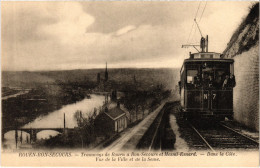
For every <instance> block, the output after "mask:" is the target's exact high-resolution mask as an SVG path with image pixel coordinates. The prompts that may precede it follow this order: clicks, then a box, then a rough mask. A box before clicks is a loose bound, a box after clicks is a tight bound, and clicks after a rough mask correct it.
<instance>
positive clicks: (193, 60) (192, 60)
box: [184, 58, 234, 63]
mask: <svg viewBox="0 0 260 168" xmlns="http://www.w3.org/2000/svg"><path fill="white" fill-rule="evenodd" d="M186 62H230V63H233V62H234V60H233V59H224V58H220V59H216V58H215V59H211V58H208V59H205V58H203V59H202V58H196V59H190V58H189V59H185V60H184V63H186Z"/></svg>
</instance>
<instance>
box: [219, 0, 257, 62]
mask: <svg viewBox="0 0 260 168" xmlns="http://www.w3.org/2000/svg"><path fill="white" fill-rule="evenodd" d="M258 43H259V2H258V3H255V4H254V5H252V7H251V8H250V9H249V14H248V15H247V17H245V18H244V20H243V21H242V22H241V24H240V25H239V26H238V28H237V29H236V31H235V32H234V33H233V35H232V37H231V39H230V41H229V43H228V45H227V48H226V49H225V50H224V52H223V55H224V56H225V57H227V58H231V57H234V56H236V55H238V54H241V53H242V52H245V51H248V50H249V49H250V48H251V47H253V46H256V45H258Z"/></svg>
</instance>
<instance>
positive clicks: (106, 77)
mask: <svg viewBox="0 0 260 168" xmlns="http://www.w3.org/2000/svg"><path fill="white" fill-rule="evenodd" d="M105 81H108V72H107V62H106V71H105Z"/></svg>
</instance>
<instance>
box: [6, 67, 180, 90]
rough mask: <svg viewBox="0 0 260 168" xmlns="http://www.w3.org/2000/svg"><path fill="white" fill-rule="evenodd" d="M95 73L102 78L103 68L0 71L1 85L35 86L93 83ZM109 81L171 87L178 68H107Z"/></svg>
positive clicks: (95, 77)
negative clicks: (0, 75) (0, 76)
mask: <svg viewBox="0 0 260 168" xmlns="http://www.w3.org/2000/svg"><path fill="white" fill-rule="evenodd" d="M97 73H100V76H101V80H103V79H104V69H89V70H67V71H35V72H25V71H23V72H21V71H19V72H9V71H3V72H2V86H16V87H36V86H37V85H41V84H47V83H48V84H51V83H60V82H62V83H71V82H77V83H80V84H83V83H95V82H96V81H97ZM108 74H109V81H112V82H113V83H118V84H120V83H121V84H126V83H133V82H134V77H135V79H136V82H137V83H139V84H140V86H141V87H142V88H145V87H147V86H156V85H158V84H162V85H163V86H165V87H166V88H167V89H173V88H175V86H176V85H177V82H178V80H179V69H134V68H128V69H108Z"/></svg>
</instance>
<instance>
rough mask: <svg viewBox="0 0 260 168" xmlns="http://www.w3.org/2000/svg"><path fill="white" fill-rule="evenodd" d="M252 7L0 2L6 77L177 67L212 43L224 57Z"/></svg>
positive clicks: (221, 3)
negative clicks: (200, 46)
mask: <svg viewBox="0 0 260 168" xmlns="http://www.w3.org/2000/svg"><path fill="white" fill-rule="evenodd" d="M253 3H255V2H253V1H229V2H226V1H219V2H216V1H208V2H205V1H201V2H199V1H186V2H181V1H179V2H176V1H170V2H166V1H165V2H155V1H144V2H140V1H139V2H138V1H136V2H134V1H130V2H129V1H128V2H120V1H107V2H104V1H99V2H97V1H96V2H94V1H92V2H91V1H81V2H80V1H74V2H72V1H65V2H58V1H56V2H54V1H46V2H29V1H28V2H11V1H9V2H2V3H1V14H2V18H1V19H2V21H1V44H2V45H1V48H2V51H1V62H2V64H1V66H2V70H9V71H16V70H18V71H23V70H26V71H34V70H67V69H91V68H103V67H104V66H105V62H106V61H107V63H108V68H179V67H181V64H182V62H183V59H185V58H187V57H188V53H189V52H190V51H191V52H197V51H196V50H195V49H194V48H181V46H182V45H183V44H190V43H192V44H196V43H197V44H198V42H199V41H200V37H201V36H200V33H199V31H198V28H197V27H196V25H195V24H194V18H195V17H196V20H197V22H198V24H199V27H200V29H201V31H202V35H203V36H206V35H208V36H209V51H212V52H219V53H221V52H223V51H224V49H225V47H226V46H227V43H228V42H229V40H230V38H231V36H232V34H233V32H234V31H235V30H236V28H237V27H238V25H239V24H240V23H241V21H242V19H243V18H245V17H246V15H247V14H248V12H249V7H250V6H251V5H252V4H253Z"/></svg>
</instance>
